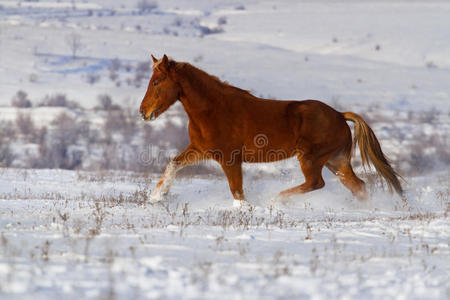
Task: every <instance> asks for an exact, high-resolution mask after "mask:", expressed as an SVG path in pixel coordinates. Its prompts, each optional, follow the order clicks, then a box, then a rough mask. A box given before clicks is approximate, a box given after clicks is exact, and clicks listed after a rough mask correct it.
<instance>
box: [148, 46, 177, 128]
mask: <svg viewBox="0 0 450 300" xmlns="http://www.w3.org/2000/svg"><path fill="white" fill-rule="evenodd" d="M152 59H153V75H152V78H150V82H149V83H148V88H147V92H146V93H145V96H144V99H143V100H142V103H141V107H140V109H139V112H140V113H141V116H142V118H143V119H144V120H146V121H147V120H154V119H156V118H157V117H158V116H159V115H161V114H162V113H163V112H164V111H165V110H166V109H168V108H169V107H170V106H171V105H172V104H174V103H175V102H176V101H177V100H178V99H179V95H180V91H181V89H180V86H179V85H178V84H177V83H176V82H175V81H174V79H173V78H174V76H173V74H172V73H173V71H174V70H173V69H174V65H175V62H174V61H169V59H168V58H167V56H166V55H165V54H164V56H163V58H161V59H160V60H158V59H156V58H155V57H153V55H152Z"/></svg>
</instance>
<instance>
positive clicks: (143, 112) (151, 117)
mask: <svg viewBox="0 0 450 300" xmlns="http://www.w3.org/2000/svg"><path fill="white" fill-rule="evenodd" d="M160 110H161V106H159V107H157V108H156V109H155V110H153V111H152V113H151V114H150V116H148V117H147V116H146V112H145V109H141V110H140V113H141V117H142V119H143V120H144V121H153V120H155V119H156V117H157V115H156V114H157V113H158V112H159V111H160Z"/></svg>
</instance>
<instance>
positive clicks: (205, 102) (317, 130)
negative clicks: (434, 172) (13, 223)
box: [139, 54, 403, 207]
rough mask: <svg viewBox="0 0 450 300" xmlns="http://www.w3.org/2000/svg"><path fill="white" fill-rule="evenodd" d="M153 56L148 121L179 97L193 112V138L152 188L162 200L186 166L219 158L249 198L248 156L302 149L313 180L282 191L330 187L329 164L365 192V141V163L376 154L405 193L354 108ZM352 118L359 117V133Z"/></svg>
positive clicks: (254, 159)
mask: <svg viewBox="0 0 450 300" xmlns="http://www.w3.org/2000/svg"><path fill="white" fill-rule="evenodd" d="M151 58H152V60H153V74H152V76H151V78H150V81H149V84H148V88H147V91H146V93H145V96H144V98H143V100H142V103H141V105H140V109H139V112H140V114H141V116H142V118H143V119H144V120H145V121H151V120H155V119H156V118H157V117H159V116H160V115H161V114H163V113H164V111H166V110H167V109H168V108H169V107H170V106H171V105H172V104H174V103H175V102H176V101H180V102H181V104H182V105H183V108H184V110H185V111H186V114H187V116H188V119H189V126H188V132H189V138H190V144H189V145H188V146H187V148H186V149H185V150H184V151H183V152H181V153H180V154H179V155H177V156H176V157H174V158H173V159H172V160H171V161H170V163H169V164H168V166H167V168H166V170H165V171H164V173H163V175H162V177H161V179H160V181H159V182H158V183H157V185H156V187H155V189H154V190H153V192H152V193H151V196H150V201H151V202H159V201H161V200H163V199H164V196H165V195H166V194H167V193H168V192H169V187H170V185H171V183H172V181H173V179H174V177H175V174H176V172H177V171H178V170H180V169H181V168H183V167H185V166H188V165H190V164H194V163H197V162H200V161H203V160H207V159H213V160H215V161H217V162H218V163H219V164H220V166H221V167H222V169H223V171H224V173H225V175H226V177H227V179H228V183H229V188H230V191H231V194H232V195H233V198H234V201H233V206H238V207H242V206H245V205H248V202H246V200H245V197H244V192H243V188H242V185H243V180H242V163H258V162H274V161H278V160H282V159H287V158H290V157H296V158H297V159H298V161H299V163H300V167H301V170H302V172H303V174H304V177H305V182H304V183H303V184H300V185H298V186H295V187H293V188H290V189H287V190H285V191H282V192H280V193H279V195H278V197H280V198H282V199H286V197H287V198H288V197H290V196H292V195H296V194H303V193H307V192H310V191H313V190H317V189H320V188H322V187H324V185H325V182H324V180H323V178H322V169H323V167H324V166H325V167H327V168H328V169H329V170H330V171H331V172H332V173H334V174H335V175H336V176H337V177H338V178H339V179H340V181H341V182H342V184H343V185H344V186H345V187H347V188H348V189H349V190H350V191H351V192H352V194H353V195H354V196H355V197H356V198H357V199H359V200H361V201H363V200H365V199H366V198H367V192H366V188H365V183H364V181H363V180H361V179H360V178H358V177H357V176H356V175H355V173H354V171H353V169H352V166H351V158H352V152H353V151H354V150H353V149H354V148H355V147H356V145H359V149H360V153H361V158H362V163H363V166H368V165H369V164H370V162H371V163H372V165H373V166H374V167H375V170H376V173H377V174H378V175H379V176H380V177H381V178H382V179H384V181H385V182H386V183H387V186H388V187H389V190H390V191H391V192H392V191H393V190H395V192H397V193H398V194H399V195H401V196H402V195H403V189H402V186H401V184H400V180H399V179H400V178H401V177H400V176H399V174H398V173H397V172H396V171H394V169H393V168H392V167H391V165H390V163H389V161H388V159H387V158H386V156H385V155H384V153H383V151H382V150H381V147H380V143H379V142H378V139H377V138H376V136H375V134H374V132H373V131H372V129H371V128H370V127H369V125H368V124H367V123H366V122H365V121H364V120H363V118H362V117H361V116H360V115H358V114H356V113H353V112H338V111H336V110H335V109H333V108H332V107H330V106H329V105H327V104H325V103H323V102H321V101H318V100H303V101H295V100H283V101H282V100H270V99H262V98H258V97H256V96H254V95H252V94H251V93H250V92H249V91H246V90H243V89H240V88H238V87H235V86H232V85H230V84H228V83H227V82H223V81H221V80H220V79H219V78H217V77H215V76H212V75H210V74H208V73H206V72H205V71H203V70H201V69H199V68H197V67H194V66H193V65H191V64H189V63H187V62H177V61H175V60H173V59H169V58H168V57H167V55H165V54H164V56H163V57H162V58H161V59H156V58H155V57H154V56H153V55H151ZM346 121H351V122H353V123H354V139H353V140H352V134H351V130H350V127H349V125H348V124H347V122H346Z"/></svg>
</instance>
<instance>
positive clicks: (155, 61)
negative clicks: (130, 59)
mask: <svg viewBox="0 0 450 300" xmlns="http://www.w3.org/2000/svg"><path fill="white" fill-rule="evenodd" d="M150 55H151V57H152V60H153V63H155V64H156V63H157V62H158V60H157V59H156V58H155V57H154V56H153V54H150Z"/></svg>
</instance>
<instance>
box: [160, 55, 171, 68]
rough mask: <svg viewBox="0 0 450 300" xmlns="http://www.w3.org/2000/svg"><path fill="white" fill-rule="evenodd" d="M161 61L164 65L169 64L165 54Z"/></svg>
mask: <svg viewBox="0 0 450 300" xmlns="http://www.w3.org/2000/svg"><path fill="white" fill-rule="evenodd" d="M161 62H162V65H163V66H165V67H168V66H169V58H168V57H167V55H165V54H164V56H163V58H162V61H161Z"/></svg>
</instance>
